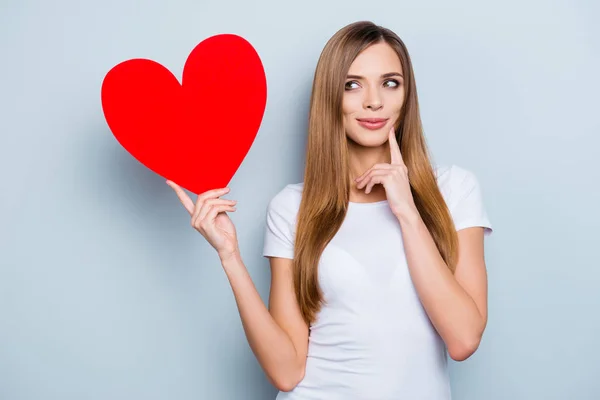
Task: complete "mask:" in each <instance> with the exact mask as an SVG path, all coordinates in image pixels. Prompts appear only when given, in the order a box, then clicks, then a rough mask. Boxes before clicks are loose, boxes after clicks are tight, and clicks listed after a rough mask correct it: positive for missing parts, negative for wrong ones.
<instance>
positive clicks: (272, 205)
mask: <svg viewBox="0 0 600 400" xmlns="http://www.w3.org/2000/svg"><path fill="white" fill-rule="evenodd" d="M303 188H304V183H303V182H300V183H290V184H287V185H285V186H284V187H283V188H282V189H280V190H279V191H278V192H277V193H276V194H275V196H273V197H272V198H271V200H270V201H269V205H268V211H269V212H272V213H278V214H281V215H282V216H285V217H287V218H294V217H295V216H296V214H297V213H298V210H299V209H300V201H301V200H302V189H303Z"/></svg>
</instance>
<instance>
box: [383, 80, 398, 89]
mask: <svg viewBox="0 0 600 400" xmlns="http://www.w3.org/2000/svg"><path fill="white" fill-rule="evenodd" d="M387 82H393V83H394V85H395V86H389V87H397V86H400V82H398V81H397V80H395V79H388V80H387V81H385V82H384V83H387Z"/></svg>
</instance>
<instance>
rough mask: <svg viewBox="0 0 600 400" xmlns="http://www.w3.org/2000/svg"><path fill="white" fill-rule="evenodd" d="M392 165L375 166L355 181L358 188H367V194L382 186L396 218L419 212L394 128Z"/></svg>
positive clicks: (390, 136) (391, 146) (392, 129)
mask: <svg viewBox="0 0 600 400" xmlns="http://www.w3.org/2000/svg"><path fill="white" fill-rule="evenodd" d="M388 143H389V145H390V154H391V163H390V164H388V163H381V164H375V165H373V166H372V167H371V168H369V169H368V170H367V171H366V172H365V173H364V174H362V175H361V176H359V177H358V178H356V179H355V182H356V187H357V188H358V189H362V188H363V187H365V186H366V190H365V193H367V194H368V193H370V192H371V189H372V188H373V186H374V185H376V184H378V183H379V184H382V185H383V187H384V188H385V193H386V196H387V200H388V203H389V204H390V208H391V209H392V212H393V213H394V215H395V216H396V217H399V216H400V215H404V213H408V212H414V211H416V210H417V207H416V206H415V203H414V199H413V197H412V193H411V191H410V183H409V181H408V168H407V167H406V165H404V160H403V159H402V154H401V153H400V147H399V146H398V142H397V141H396V133H395V131H394V127H392V128H391V129H390V133H389V141H388Z"/></svg>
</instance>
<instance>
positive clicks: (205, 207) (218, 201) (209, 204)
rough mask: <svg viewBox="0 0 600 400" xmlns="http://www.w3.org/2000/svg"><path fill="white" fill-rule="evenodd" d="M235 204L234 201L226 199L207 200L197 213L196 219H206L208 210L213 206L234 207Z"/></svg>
mask: <svg viewBox="0 0 600 400" xmlns="http://www.w3.org/2000/svg"><path fill="white" fill-rule="evenodd" d="M235 204H237V201H235V200H227V199H208V200H206V201H205V202H204V205H203V206H202V209H201V210H200V212H199V213H198V219H200V220H202V219H204V218H205V217H206V214H208V213H209V212H210V209H211V208H213V207H215V206H234V205H235Z"/></svg>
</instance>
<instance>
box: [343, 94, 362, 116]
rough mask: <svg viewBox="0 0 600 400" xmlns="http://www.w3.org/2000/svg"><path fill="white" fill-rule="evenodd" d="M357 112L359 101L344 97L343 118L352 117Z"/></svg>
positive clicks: (354, 98)
mask: <svg viewBox="0 0 600 400" xmlns="http://www.w3.org/2000/svg"><path fill="white" fill-rule="evenodd" d="M359 110H360V99H359V98H358V97H357V96H347V97H344V101H343V102H342V111H343V113H344V117H348V116H352V114H355V113H356V112H357V111H359Z"/></svg>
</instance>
